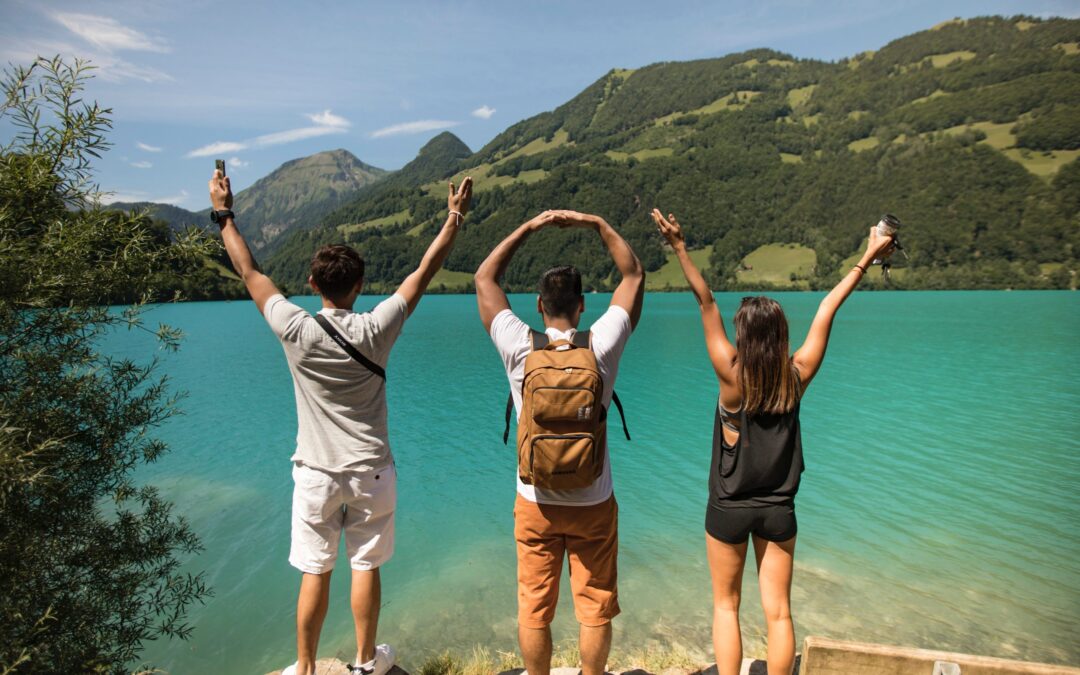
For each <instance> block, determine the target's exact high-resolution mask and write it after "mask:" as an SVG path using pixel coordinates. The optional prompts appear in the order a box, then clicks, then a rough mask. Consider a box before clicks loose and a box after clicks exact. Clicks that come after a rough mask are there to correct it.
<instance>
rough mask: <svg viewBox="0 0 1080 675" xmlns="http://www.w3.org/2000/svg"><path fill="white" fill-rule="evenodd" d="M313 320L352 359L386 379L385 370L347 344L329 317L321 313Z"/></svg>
mask: <svg viewBox="0 0 1080 675" xmlns="http://www.w3.org/2000/svg"><path fill="white" fill-rule="evenodd" d="M315 321H317V322H318V323H319V325H320V326H322V327H323V330H325V331H326V332H327V334H328V335H329V336H330V337H331V339H333V341H334V342H336V343H338V346H340V347H341V348H342V349H344V350H345V353H346V354H348V355H349V356H351V357H352V358H353V360H354V361H356V362H357V363H359V364H360V365H362V366H363V367H365V368H367V369H368V370H370V371H371V372H373V373H375V374H376V375H378V376H379V377H381V378H382V379H383V380H384V381H385V380H386V370H385V369H384V368H383V367H382V366H380V365H379V364H377V363H375V362H374V361H372V360H371V359H369V358H368V357H366V356H364V355H363V354H361V353H360V352H359V351H357V349H356V347H353V346H352V345H351V344H349V341H348V340H346V339H345V338H343V337H342V336H341V333H339V332H338V330H337V328H334V324H332V323H330V320H329V319H327V318H326V317H325V316H323V315H322V314H316V315H315Z"/></svg>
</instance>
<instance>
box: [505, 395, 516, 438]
mask: <svg viewBox="0 0 1080 675" xmlns="http://www.w3.org/2000/svg"><path fill="white" fill-rule="evenodd" d="M513 413H514V395H513V394H507V395H506V428H505V429H503V445H506V442H507V441H508V440H510V415H512V414H513Z"/></svg>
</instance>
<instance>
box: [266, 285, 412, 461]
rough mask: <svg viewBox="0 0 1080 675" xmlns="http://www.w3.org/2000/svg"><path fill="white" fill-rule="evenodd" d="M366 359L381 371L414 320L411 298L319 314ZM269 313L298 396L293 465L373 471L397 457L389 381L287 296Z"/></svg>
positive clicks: (270, 304)
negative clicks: (390, 421)
mask: <svg viewBox="0 0 1080 675" xmlns="http://www.w3.org/2000/svg"><path fill="white" fill-rule="evenodd" d="M319 314H322V315H323V316H325V317H326V318H327V319H329V320H330V322H331V323H332V324H333V325H334V327H335V328H337V330H338V332H339V333H341V335H342V337H344V338H345V339H346V340H348V341H349V342H350V343H351V344H352V345H353V346H354V347H355V348H356V349H357V351H359V352H360V353H361V354H363V355H364V356H366V357H367V358H368V359H370V360H372V361H374V362H375V363H377V364H378V365H380V366H382V367H383V368H385V367H386V362H387V360H388V359H389V358H390V348H391V347H393V345H394V341H395V340H396V339H397V337H398V335H399V334H400V333H401V327H402V325H404V323H405V319H406V318H407V317H408V315H409V308H408V305H407V304H406V303H405V298H403V297H401V296H400V295H398V294H396V293H395V294H394V295H391V296H390V297H389V298H387V299H386V300H383V301H382V302H380V303H379V304H378V305H376V306H375V309H373V310H371V311H370V312H363V313H357V312H353V311H350V310H347V309H326V308H323V309H321V310H319ZM263 315H264V316H265V317H266V321H267V323H269V324H270V328H271V329H272V330H273V331H274V334H275V335H277V336H278V339H279V340H281V346H282V348H283V349H284V350H285V358H286V360H287V361H288V362H289V372H290V373H292V378H293V389H294V391H295V393H296V420H297V432H296V452H295V453H294V454H293V456H292V460H293V461H294V462H301V463H303V464H304V466H309V467H312V468H314V469H321V470H323V471H330V472H341V471H372V470H377V469H381V468H383V467H384V466H386V465H387V464H389V463H390V462H391V461H392V460H393V455H392V454H391V452H390V438H389V432H388V430H387V426H386V382H385V380H383V379H382V378H381V377H379V376H377V375H375V374H374V373H372V372H371V371H370V370H368V369H367V368H365V367H364V366H362V365H360V364H359V363H357V362H356V361H354V360H353V359H352V357H350V356H349V355H348V354H347V353H345V350H344V349H342V348H341V346H340V345H338V344H337V343H336V342H334V340H333V338H331V337H330V335H329V334H328V333H327V332H326V331H325V330H323V327H322V326H320V325H319V324H318V322H316V321H315V318H314V317H312V316H311V315H310V314H308V313H307V312H306V311H305V310H304V309H303V308H301V307H298V306H297V305H294V304H293V303H291V302H289V301H288V300H286V299H285V296H283V295H280V294H279V295H274V296H273V297H271V298H270V299H269V300H267V301H266V305H265V306H264V307H263Z"/></svg>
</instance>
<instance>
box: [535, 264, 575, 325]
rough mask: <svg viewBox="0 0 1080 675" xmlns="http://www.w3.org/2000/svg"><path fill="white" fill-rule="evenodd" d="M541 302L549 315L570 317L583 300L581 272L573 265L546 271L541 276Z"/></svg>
mask: <svg viewBox="0 0 1080 675" xmlns="http://www.w3.org/2000/svg"><path fill="white" fill-rule="evenodd" d="M540 302H541V303H543V305H544V313H545V314H547V315H548V316H552V317H559V318H563V319H568V318H570V316H571V315H572V314H573V313H574V310H575V309H576V308H577V306H578V303H580V302H581V272H579V271H578V270H577V268H576V267H573V266H572V265H561V266H559V267H552V268H551V269H549V270H548V271H547V272H544V274H543V275H542V276H541V277H540Z"/></svg>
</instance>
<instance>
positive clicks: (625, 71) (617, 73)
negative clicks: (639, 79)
mask: <svg viewBox="0 0 1080 675" xmlns="http://www.w3.org/2000/svg"><path fill="white" fill-rule="evenodd" d="M635 72H637V69H636V68H616V69H615V70H614V71H612V73H611V76H612V77H617V78H618V79H620V80H625V79H626V78H628V77H630V76H631V75H633V74H634V73H635Z"/></svg>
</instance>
